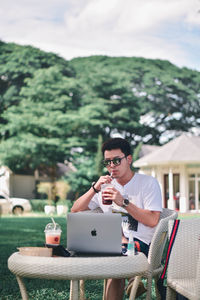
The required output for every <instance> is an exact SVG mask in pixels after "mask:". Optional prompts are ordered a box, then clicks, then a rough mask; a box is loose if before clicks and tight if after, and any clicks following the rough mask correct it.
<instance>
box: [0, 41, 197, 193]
mask: <svg viewBox="0 0 200 300" xmlns="http://www.w3.org/2000/svg"><path fill="white" fill-rule="evenodd" d="M199 88H200V72H197V71H194V70H190V69H187V68H178V67H177V66H175V65H173V64H171V63H170V62H168V61H162V60H150V59H144V58H136V57H129V58H128V57H107V56H90V57H86V58H76V59H72V60H71V61H66V60H65V59H63V58H61V57H59V56H57V55H56V54H53V53H46V52H44V51H41V50H39V49H36V48H33V47H31V46H19V45H16V44H13V43H4V42H2V41H0V161H1V163H2V164H5V165H7V166H8V167H10V168H11V169H12V170H13V171H14V172H24V171H26V172H29V171H30V172H31V171H34V170H35V169H40V168H43V169H45V168H46V169H47V170H51V172H52V173H55V166H56V163H57V162H64V161H65V160H71V161H72V162H73V163H74V165H75V166H76V167H77V169H78V172H79V173H78V176H79V181H81V182H82V187H84V186H85V184H86V182H88V181H90V180H91V179H92V178H96V177H97V175H98V174H100V173H101V172H102V171H103V170H102V166H101V163H100V162H101V154H100V141H103V140H105V139H107V138H109V137H111V136H114V135H116V134H117V135H119V134H120V135H121V136H123V137H125V138H126V139H128V140H129V141H130V142H131V144H132V145H133V147H134V148H135V149H138V147H137V146H138V145H139V146H141V143H149V144H160V143H161V137H162V136H163V135H165V134H166V133H167V134H169V133H170V132H173V133H174V134H180V132H182V131H190V130H192V129H193V128H194V127H195V128H196V127H197V128H198V127H199V125H200V117H199V116H200V93H199V90H200V89H199ZM136 152H137V150H136ZM80 164H82V167H80ZM89 167H91V168H93V169H92V171H89V170H87V171H86V169H88V168H89ZM71 182H72V184H74V188H77V182H76V183H75V180H73V176H71ZM78 183H79V186H80V182H78Z"/></svg>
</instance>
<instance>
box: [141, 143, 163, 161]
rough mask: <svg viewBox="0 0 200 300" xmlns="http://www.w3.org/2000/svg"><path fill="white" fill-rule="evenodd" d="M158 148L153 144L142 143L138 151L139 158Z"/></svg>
mask: <svg viewBox="0 0 200 300" xmlns="http://www.w3.org/2000/svg"><path fill="white" fill-rule="evenodd" d="M158 148H160V146H155V145H146V144H144V145H142V147H141V150H140V152H139V158H141V157H143V156H145V155H147V154H149V153H151V152H153V151H155V150H157V149H158Z"/></svg>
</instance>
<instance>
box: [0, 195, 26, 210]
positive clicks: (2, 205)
mask: <svg viewBox="0 0 200 300" xmlns="http://www.w3.org/2000/svg"><path fill="white" fill-rule="evenodd" d="M0 209H1V211H0V212H1V213H4V214H5V213H13V214H15V215H19V214H22V213H23V212H29V211H31V204H30V201H29V200H27V199H23V198H12V197H11V198H10V197H8V196H7V195H6V194H4V193H1V192H0Z"/></svg>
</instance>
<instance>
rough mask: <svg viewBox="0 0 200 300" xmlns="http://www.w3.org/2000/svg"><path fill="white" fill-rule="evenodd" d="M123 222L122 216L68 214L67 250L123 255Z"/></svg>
mask: <svg viewBox="0 0 200 300" xmlns="http://www.w3.org/2000/svg"><path fill="white" fill-rule="evenodd" d="M121 222H122V220H121V215H120V214H111V213H105V214H103V213H87V212H78V213H68V214H67V250H69V251H74V252H76V253H86V254H87V253H88V254H92V253H93V254H110V255H116V254H117V255H119V254H121V252H122V246H121V244H122V229H121Z"/></svg>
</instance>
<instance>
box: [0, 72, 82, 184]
mask: <svg viewBox="0 0 200 300" xmlns="http://www.w3.org/2000/svg"><path fill="white" fill-rule="evenodd" d="M26 84H27V86H26V87H24V88H22V89H21V92H20V102H19V103H18V105H17V106H10V107H8V108H7V110H5V111H4V113H3V114H2V116H3V119H4V120H5V121H6V124H4V125H2V126H1V129H0V133H1V136H2V137H5V138H4V139H2V142H1V147H0V157H1V161H2V162H3V163H4V164H5V165H7V166H8V167H10V168H11V169H12V170H13V171H14V172H21V171H22V170H23V172H24V171H26V172H31V170H32V171H33V170H35V169H42V170H43V172H46V173H47V174H48V175H49V176H50V178H51V179H52V182H55V176H56V164H57V162H63V161H64V160H65V159H67V158H69V157H70V156H71V148H72V144H71V143H72V140H73V145H75V143H76V141H75V134H74V130H75V128H76V122H77V116H76V115H75V113H74V111H73V110H74V108H75V109H76V108H77V107H76V106H77V105H78V101H80V99H81V96H80V95H79V86H78V84H77V82H76V80H75V79H73V78H67V77H64V76H63V75H62V73H61V72H60V70H59V68H57V67H50V68H48V69H40V70H38V71H36V72H35V73H34V76H33V78H32V79H31V78H29V79H27V80H26ZM75 111H76V110H75ZM53 188H54V186H52V189H53Z"/></svg>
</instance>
